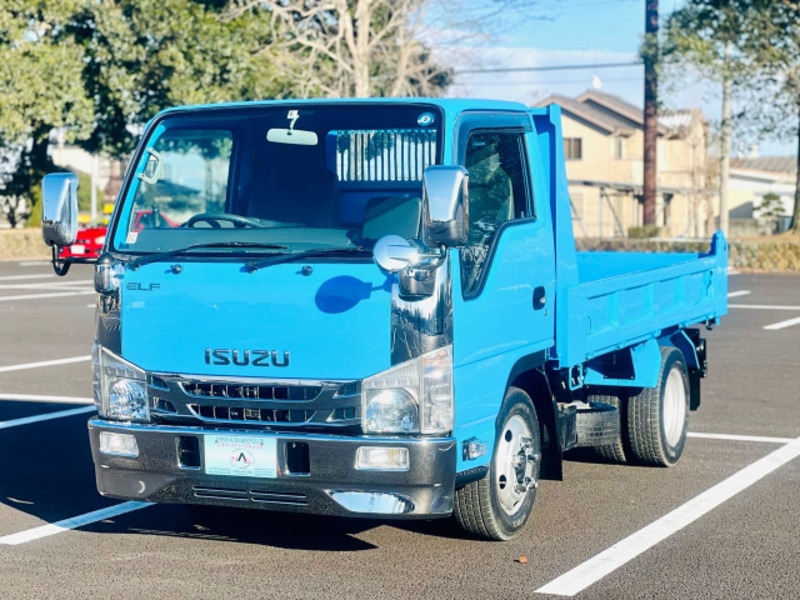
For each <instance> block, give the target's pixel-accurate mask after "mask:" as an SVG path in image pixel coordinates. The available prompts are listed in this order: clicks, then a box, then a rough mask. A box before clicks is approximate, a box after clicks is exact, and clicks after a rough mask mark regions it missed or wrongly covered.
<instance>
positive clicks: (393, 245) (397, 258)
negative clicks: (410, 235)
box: [372, 235, 425, 273]
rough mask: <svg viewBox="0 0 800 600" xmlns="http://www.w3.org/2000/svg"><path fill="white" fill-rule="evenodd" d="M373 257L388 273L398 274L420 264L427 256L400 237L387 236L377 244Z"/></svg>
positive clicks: (373, 250)
mask: <svg viewBox="0 0 800 600" xmlns="http://www.w3.org/2000/svg"><path fill="white" fill-rule="evenodd" d="M372 257H373V259H374V260H375V263H376V264H377V265H378V266H379V267H380V268H381V269H383V270H384V271H386V272H387V273H397V272H398V271H402V270H403V269H405V268H406V267H413V266H416V265H418V264H420V263H421V262H422V261H423V259H424V257H425V255H424V254H423V253H422V252H421V251H420V249H419V248H418V247H416V246H414V245H413V244H412V243H411V242H409V241H408V240H407V239H405V238H403V237H400V236H399V235H385V236H383V237H382V238H381V239H379V240H378V241H377V242H375V247H374V248H373V249H372Z"/></svg>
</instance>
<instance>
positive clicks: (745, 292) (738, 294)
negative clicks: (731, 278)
mask: <svg viewBox="0 0 800 600" xmlns="http://www.w3.org/2000/svg"><path fill="white" fill-rule="evenodd" d="M749 295H750V290H739V291H738V292H731V293H730V294H728V298H739V297H741V296H749Z"/></svg>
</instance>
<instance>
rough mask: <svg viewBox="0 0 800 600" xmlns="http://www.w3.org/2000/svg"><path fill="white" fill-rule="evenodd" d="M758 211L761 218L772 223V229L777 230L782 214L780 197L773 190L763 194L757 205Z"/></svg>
mask: <svg viewBox="0 0 800 600" xmlns="http://www.w3.org/2000/svg"><path fill="white" fill-rule="evenodd" d="M758 212H759V215H760V216H761V218H762V219H764V220H766V221H769V222H770V223H771V224H772V228H773V230H777V229H778V222H779V221H780V220H781V218H782V217H783V215H784V210H783V201H782V200H781V197H780V196H778V194H775V193H773V192H769V193H767V194H764V196H763V197H762V198H761V203H760V204H759V206H758Z"/></svg>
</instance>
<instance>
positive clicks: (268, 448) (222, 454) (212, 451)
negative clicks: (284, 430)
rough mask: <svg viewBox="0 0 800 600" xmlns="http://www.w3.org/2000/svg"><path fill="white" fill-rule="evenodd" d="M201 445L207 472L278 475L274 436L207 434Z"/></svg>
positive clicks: (239, 475) (263, 475)
mask: <svg viewBox="0 0 800 600" xmlns="http://www.w3.org/2000/svg"><path fill="white" fill-rule="evenodd" d="M204 446H205V452H204V455H205V463H204V464H205V472H206V474H207V475H232V476H234V477H268V478H275V477H277V476H278V440H277V439H276V438H274V437H262V436H246V435H206V436H205V438H204Z"/></svg>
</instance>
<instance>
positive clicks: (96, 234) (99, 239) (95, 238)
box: [59, 210, 178, 258]
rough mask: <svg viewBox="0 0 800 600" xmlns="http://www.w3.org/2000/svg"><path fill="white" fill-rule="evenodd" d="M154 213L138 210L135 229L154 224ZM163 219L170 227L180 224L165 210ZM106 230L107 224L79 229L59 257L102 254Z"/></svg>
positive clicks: (96, 255)
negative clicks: (172, 219)
mask: <svg viewBox="0 0 800 600" xmlns="http://www.w3.org/2000/svg"><path fill="white" fill-rule="evenodd" d="M152 215H153V211H152V210H140V211H137V212H136V219H135V220H134V222H133V230H134V231H141V230H142V229H144V228H145V226H152V224H151V223H150V222H151V221H152V220H153V219H152ZM161 220H162V222H164V223H166V224H167V225H169V226H170V227H177V226H178V224H177V223H175V222H173V221H171V220H170V219H169V218H167V216H166V215H165V214H164V213H163V212H162V213H161ZM106 231H107V227H105V226H103V227H88V228H86V229H81V230H79V231H78V237H77V238H76V240H75V243H74V244H72V245H71V246H65V247H63V248H61V252H60V253H59V257H60V258H73V257H82V258H96V257H98V256H100V253H101V252H102V251H103V244H105V241H106Z"/></svg>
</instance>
